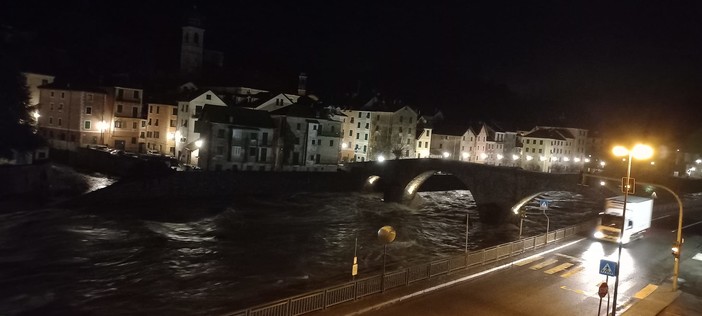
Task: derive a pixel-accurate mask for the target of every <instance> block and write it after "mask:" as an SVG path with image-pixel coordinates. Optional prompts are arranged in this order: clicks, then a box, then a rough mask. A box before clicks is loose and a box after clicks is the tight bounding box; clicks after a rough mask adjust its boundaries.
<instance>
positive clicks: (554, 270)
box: [544, 262, 574, 274]
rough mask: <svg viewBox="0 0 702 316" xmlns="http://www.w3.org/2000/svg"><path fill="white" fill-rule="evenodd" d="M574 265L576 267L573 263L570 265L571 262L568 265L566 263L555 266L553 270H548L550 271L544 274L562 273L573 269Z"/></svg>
mask: <svg viewBox="0 0 702 316" xmlns="http://www.w3.org/2000/svg"><path fill="white" fill-rule="evenodd" d="M573 265H574V264H572V263H570V262H566V263H564V264H561V265H557V266H555V267H553V268H551V269H548V270H546V271H544V273H546V274H554V273H556V272H560V271H563V270H565V269H568V268H570V267H572V266H573Z"/></svg>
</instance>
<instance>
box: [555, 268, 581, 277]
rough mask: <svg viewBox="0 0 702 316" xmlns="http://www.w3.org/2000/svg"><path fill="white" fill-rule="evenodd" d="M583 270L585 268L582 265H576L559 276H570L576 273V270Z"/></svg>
mask: <svg viewBox="0 0 702 316" xmlns="http://www.w3.org/2000/svg"><path fill="white" fill-rule="evenodd" d="M583 270H585V267H584V266H577V267H575V268H573V269H571V270H570V271H568V272H566V273H563V274H561V278H570V277H572V276H573V275H574V274H576V273H578V272H580V271H583Z"/></svg>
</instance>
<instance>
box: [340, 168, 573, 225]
mask: <svg viewBox="0 0 702 316" xmlns="http://www.w3.org/2000/svg"><path fill="white" fill-rule="evenodd" d="M351 171H352V172H354V173H362V174H365V175H366V176H367V177H370V176H377V177H379V178H380V179H382V182H379V183H382V190H383V193H384V198H385V201H386V202H397V203H407V202H409V201H411V200H413V199H414V197H415V194H416V192H417V190H418V189H419V187H420V186H421V184H422V183H424V181H426V180H427V179H428V178H430V177H431V176H433V175H437V174H450V175H453V176H454V177H456V178H457V179H459V180H460V181H461V182H462V183H463V184H465V186H466V187H467V188H468V190H470V192H471V194H472V195H473V199H474V200H475V202H476V204H477V205H478V211H479V212H480V214H481V220H482V221H485V222H494V223H497V222H502V221H504V220H505V218H506V217H507V216H508V215H509V210H510V209H511V207H512V206H513V205H515V204H517V202H519V201H520V200H522V199H523V198H524V197H526V196H529V195H532V194H535V193H539V192H544V191H578V190H579V188H578V185H579V183H580V180H581V176H580V175H579V174H551V173H542V172H532V171H526V170H523V169H521V168H514V167H502V166H489V165H484V164H476V163H467V162H461V161H455V160H446V159H402V160H386V161H383V162H366V163H361V164H354V166H353V168H352V169H351Z"/></svg>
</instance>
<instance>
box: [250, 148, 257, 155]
mask: <svg viewBox="0 0 702 316" xmlns="http://www.w3.org/2000/svg"><path fill="white" fill-rule="evenodd" d="M249 156H256V147H251V148H249Z"/></svg>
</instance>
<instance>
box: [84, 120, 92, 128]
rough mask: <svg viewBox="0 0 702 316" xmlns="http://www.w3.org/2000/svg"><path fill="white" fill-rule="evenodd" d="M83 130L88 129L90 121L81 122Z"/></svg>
mask: <svg viewBox="0 0 702 316" xmlns="http://www.w3.org/2000/svg"><path fill="white" fill-rule="evenodd" d="M83 128H85V129H90V121H85V122H83Z"/></svg>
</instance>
